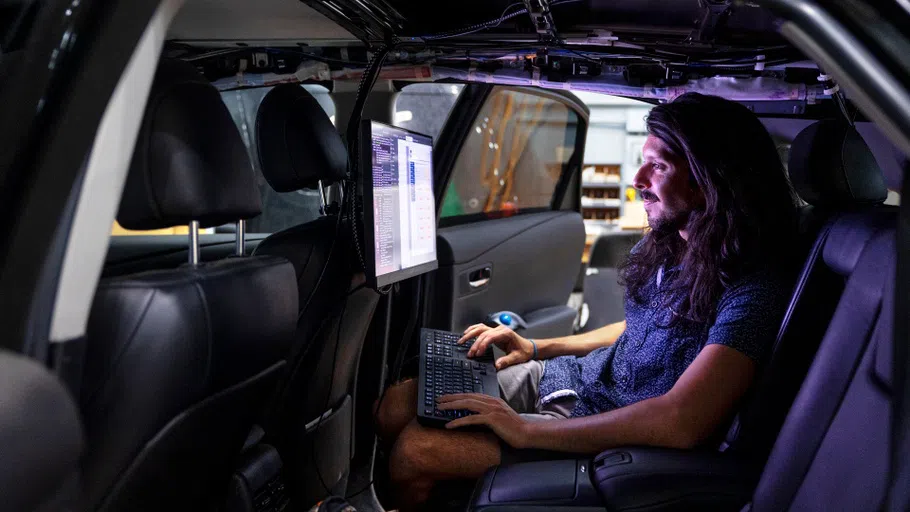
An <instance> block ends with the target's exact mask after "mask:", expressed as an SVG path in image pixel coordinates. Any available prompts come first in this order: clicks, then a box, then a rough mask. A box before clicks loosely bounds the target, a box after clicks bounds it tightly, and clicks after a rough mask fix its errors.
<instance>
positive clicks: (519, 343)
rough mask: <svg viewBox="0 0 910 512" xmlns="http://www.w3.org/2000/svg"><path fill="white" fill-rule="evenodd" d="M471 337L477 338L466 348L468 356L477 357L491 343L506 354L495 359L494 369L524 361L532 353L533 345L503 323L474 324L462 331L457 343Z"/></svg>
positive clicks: (529, 357) (529, 358)
mask: <svg viewBox="0 0 910 512" xmlns="http://www.w3.org/2000/svg"><path fill="white" fill-rule="evenodd" d="M471 338H477V340H476V341H475V342H474V345H473V346H471V349H470V350H468V357H477V356H479V355H481V354H483V353H484V352H486V351H487V349H489V348H490V345H491V344H495V345H496V346H497V347H499V348H500V349H501V350H502V351H503V352H505V353H506V355H504V356H502V357H500V358H499V359H497V360H496V369H497V370H503V369H505V368H508V367H509V366H513V365H516V364H521V363H525V362H527V361H530V360H531V356H532V355H533V354H534V346H533V345H532V344H531V342H530V341H528V340H527V339H526V338H523V337H521V336H519V335H518V333H516V332H515V331H513V330H512V329H509V328H508V327H506V326H504V325H500V326H498V327H490V326H488V325H484V324H475V325H472V326H471V327H468V328H467V329H465V331H464V336H462V337H461V339H459V340H458V343H459V344H461V343H464V342H465V341H466V340H469V339H471Z"/></svg>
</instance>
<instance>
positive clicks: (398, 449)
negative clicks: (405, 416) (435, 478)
mask: <svg viewBox="0 0 910 512" xmlns="http://www.w3.org/2000/svg"><path fill="white" fill-rule="evenodd" d="M433 448H434V443H433V441H432V439H430V436H426V435H423V433H422V432H421V427H419V426H417V425H414V426H408V427H406V428H405V429H404V431H403V432H402V433H401V436H399V438H398V440H397V441H396V442H395V446H393V447H392V453H391V455H390V456H389V473H390V475H389V476H390V477H391V479H392V481H393V482H398V483H407V482H412V481H414V480H418V479H421V478H423V477H426V476H427V475H428V474H430V473H432V471H433V469H434V468H433V467H432V466H433V460H432V455H433V452H434V450H433ZM437 448H438V447H437Z"/></svg>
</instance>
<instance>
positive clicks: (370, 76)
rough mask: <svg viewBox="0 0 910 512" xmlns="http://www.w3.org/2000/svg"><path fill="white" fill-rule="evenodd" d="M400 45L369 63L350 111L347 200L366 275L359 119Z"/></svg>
mask: <svg viewBox="0 0 910 512" xmlns="http://www.w3.org/2000/svg"><path fill="white" fill-rule="evenodd" d="M397 43H398V41H397V40H395V41H393V42H392V44H391V45H388V46H381V47H379V48H378V49H377V50H376V52H375V53H374V54H373V57H372V58H371V59H370V63H369V65H368V66H367V68H366V69H365V70H364V72H363V74H362V75H361V77H360V85H359V86H358V88H357V99H356V100H355V102H354V108H353V109H352V111H351V118H350V120H348V128H347V141H348V165H349V168H350V171H351V172H350V174H351V193H350V194H348V198H349V200H350V202H351V210H350V211H351V238H352V240H353V242H354V251H355V253H356V254H357V259H358V262H359V263H360V269H361V270H363V271H364V272H366V269H367V266H366V261H365V260H364V255H363V249H362V248H361V245H360V230H359V229H358V228H357V221H358V220H359V219H360V215H361V209H362V206H363V205H362V204H361V201H360V195H359V194H358V186H357V185H358V183H359V182H360V181H359V180H360V176H361V173H360V165H361V162H360V156H361V155H360V149H361V148H360V119H361V117H362V116H363V107H364V105H365V104H366V98H367V96H368V95H369V94H370V91H371V90H372V89H373V85H374V84H375V83H376V79H377V78H378V77H379V70H380V69H381V68H382V63H383V62H384V61H385V58H386V56H388V54H389V51H390V50H391V49H392V48H393V47H394V46H395V45H396V44H397ZM376 291H377V292H379V293H380V294H383V295H384V294H386V293H388V290H383V289H377V290H376Z"/></svg>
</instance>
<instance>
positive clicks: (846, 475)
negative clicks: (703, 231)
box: [747, 212, 897, 511]
mask: <svg viewBox="0 0 910 512" xmlns="http://www.w3.org/2000/svg"><path fill="white" fill-rule="evenodd" d="M896 223H897V222H896V215H894V212H879V213H878V214H875V215H872V216H870V215H855V216H848V217H845V218H843V219H841V220H840V221H838V222H837V223H836V224H835V225H834V226H833V228H832V230H831V234H830V235H829V239H830V240H829V242H828V243H827V244H826V246H825V249H824V253H823V258H824V260H825V264H826V266H828V267H829V268H830V269H831V270H832V271H834V272H836V273H838V274H839V275H842V276H844V277H845V278H846V279H847V283H846V286H845V288H844V293H843V294H842V296H841V300H840V302H839V303H838V305H837V310H836V312H835V315H834V317H833V319H832V321H831V323H830V325H829V326H828V329H827V332H826V334H825V338H824V339H823V340H822V343H821V346H820V347H819V350H818V353H817V354H816V356H815V360H814V361H813V363H812V366H811V368H810V370H809V373H808V375H807V376H806V378H805V380H804V382H803V385H802V387H801V388H800V390H799V394H798V395H797V397H796V399H795V401H794V402H793V406H792V407H791V408H790V412H789V414H788V415H787V417H786V421H785V423H784V425H783V428H782V429H781V431H780V434H779V435H778V437H777V440H776V442H775V444H774V449H773V451H772V452H771V455H770V457H769V458H768V461H767V463H766V465H765V468H764V472H763V474H762V476H761V480H760V481H759V483H758V487H757V488H756V489H755V493H754V495H753V498H752V504H751V505H750V506H749V507H747V510H754V511H765V510H768V511H772V510H774V511H776V510H873V509H877V508H878V506H879V504H880V503H881V500H882V498H883V497H884V492H885V486H886V483H887V478H888V469H889V467H888V466H889V457H890V454H891V449H890V437H889V433H890V427H891V410H892V408H891V397H892V388H891V382H892V380H891V379H892V375H893V368H892V335H893V329H892V325H893V319H894V283H895V280H896V278H895V266H896V265H895V263H896V250H895V229H894V228H895V226H896ZM877 225H880V226H881V228H879V227H877ZM870 232H871V233H872V236H871V237H870V238H869V239H868V241H867V242H866V243H862V244H859V243H854V241H855V240H856V238H857V236H860V237H861V238H865V237H866V236H868V233H870Z"/></svg>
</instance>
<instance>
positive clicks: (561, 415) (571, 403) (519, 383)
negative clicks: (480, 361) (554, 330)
mask: <svg viewBox="0 0 910 512" xmlns="http://www.w3.org/2000/svg"><path fill="white" fill-rule="evenodd" d="M546 365H547V362H546V361H528V362H527V363H522V364H519V365H515V366H510V367H508V368H506V369H505V370H501V371H498V372H496V377H497V379H498V380H499V393H500V396H501V397H502V399H503V400H505V402H506V403H507V404H509V407H511V408H512V409H515V411H516V412H518V413H519V414H520V415H521V416H522V417H523V418H524V419H526V420H528V421H548V420H559V419H566V418H568V417H570V416H572V409H573V408H574V407H575V400H576V399H575V397H574V396H565V397H560V398H556V399H553V400H551V401H550V402H548V403H547V404H545V405H543V406H541V405H540V387H539V386H540V377H541V376H542V375H543V372H544V369H545V368H546ZM499 448H500V450H499V454H500V464H504V465H506V464H516V463H519V462H530V461H539V460H562V459H571V458H573V457H574V455H572V454H569V453H562V452H553V451H549V450H536V449H521V450H519V449H515V448H512V447H511V446H509V445H508V444H507V443H506V442H505V441H500V443H499Z"/></svg>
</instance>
